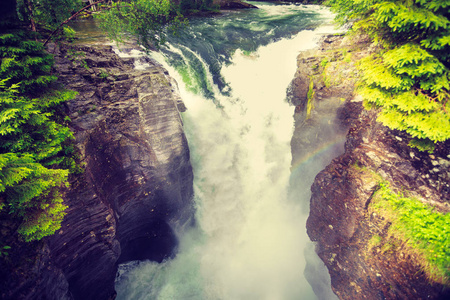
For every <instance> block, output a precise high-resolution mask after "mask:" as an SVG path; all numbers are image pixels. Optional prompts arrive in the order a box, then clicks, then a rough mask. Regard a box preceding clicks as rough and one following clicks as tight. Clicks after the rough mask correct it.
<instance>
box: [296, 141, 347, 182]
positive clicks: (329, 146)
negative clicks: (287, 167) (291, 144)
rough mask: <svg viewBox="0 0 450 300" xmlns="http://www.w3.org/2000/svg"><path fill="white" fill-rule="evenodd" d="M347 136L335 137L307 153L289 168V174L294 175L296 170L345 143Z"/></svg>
mask: <svg viewBox="0 0 450 300" xmlns="http://www.w3.org/2000/svg"><path fill="white" fill-rule="evenodd" d="M346 137H347V135H345V134H343V135H337V136H336V137H335V138H334V139H331V140H329V141H328V142H326V143H324V144H322V145H321V146H320V147H319V148H317V149H315V150H314V151H312V152H310V153H307V154H306V155H304V156H303V158H302V159H300V160H298V161H296V162H295V163H293V165H292V166H291V173H294V172H295V171H297V170H298V169H301V168H302V167H303V166H304V165H306V164H308V163H311V162H313V161H314V159H315V158H316V157H320V156H321V155H323V154H324V153H326V152H328V150H330V149H332V148H333V147H335V146H336V145H339V144H343V143H345V140H346Z"/></svg>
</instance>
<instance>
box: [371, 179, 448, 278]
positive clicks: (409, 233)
mask: <svg viewBox="0 0 450 300" xmlns="http://www.w3.org/2000/svg"><path fill="white" fill-rule="evenodd" d="M371 209H373V210H376V211H378V212H380V213H382V214H383V216H385V217H387V218H388V221H389V222H391V223H392V225H391V227H390V228H389V233H390V234H391V235H392V236H394V237H396V238H398V239H400V240H402V241H404V242H405V243H406V244H408V245H409V246H410V247H411V248H412V249H414V251H415V252H416V253H418V254H419V255H420V256H421V257H422V258H423V259H424V260H425V261H421V262H420V263H421V265H422V267H423V268H424V271H425V272H426V274H427V275H428V276H429V277H430V278H431V279H433V280H436V281H438V282H441V283H443V284H449V283H450V240H449V239H448V232H449V231H450V214H448V213H447V214H446V213H440V212H438V211H436V210H435V209H434V208H433V207H431V206H429V205H426V204H424V203H422V202H420V201H419V200H416V199H413V198H407V197H405V196H403V195H402V194H398V193H394V192H393V191H392V190H391V189H390V188H389V185H388V184H387V183H386V182H382V183H381V184H380V187H379V189H378V190H377V192H376V194H375V197H374V200H373V201H372V203H371Z"/></svg>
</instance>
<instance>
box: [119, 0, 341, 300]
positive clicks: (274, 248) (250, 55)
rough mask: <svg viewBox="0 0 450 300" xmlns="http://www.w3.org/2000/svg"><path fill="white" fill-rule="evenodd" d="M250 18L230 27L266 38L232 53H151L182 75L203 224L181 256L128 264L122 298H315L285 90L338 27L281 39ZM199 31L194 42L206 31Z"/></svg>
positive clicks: (230, 19)
mask: <svg viewBox="0 0 450 300" xmlns="http://www.w3.org/2000/svg"><path fill="white" fill-rule="evenodd" d="M258 6H260V9H261V10H262V11H260V12H257V13H258V14H259V15H258V16H259V17H260V18H261V16H263V17H264V18H265V19H266V20H268V21H267V22H269V21H272V20H276V19H277V18H278V19H279V18H280V17H281V16H282V17H284V18H286V15H290V14H299V13H301V12H302V11H303V12H305V13H308V12H309V11H315V13H316V17H315V18H314V20H320V22H321V23H322V22H324V19H325V20H329V13H328V12H327V11H325V10H321V9H319V8H318V7H304V6H295V5H286V6H275V5H268V4H261V5H258ZM317 12H320V13H317ZM306 16H310V15H308V14H306ZM242 18H245V15H244V14H243V13H235V14H230V15H227V16H225V17H223V18H222V19H223V23H222V25H223V27H225V26H231V25H232V26H234V27H236V26H239V24H246V25H245V26H246V27H245V29H246V30H247V29H248V30H252V32H256V33H255V39H256V40H259V41H262V40H264V38H267V39H268V42H267V41H266V42H260V45H259V46H258V47H256V48H255V49H250V50H248V49H246V48H245V47H244V46H242V47H236V48H235V49H231V50H230V51H229V52H227V53H228V54H227V55H225V54H223V53H220V51H216V50H215V49H216V48H217V47H216V45H211V44H210V45H209V46H206V47H205V48H204V49H206V50H205V51H203V52H211V51H213V50H214V51H216V53H217V54H216V55H215V56H212V57H211V56H209V57H208V56H206V58H205V56H204V55H202V53H203V52H202V51H201V50H198V49H199V48H196V47H192V48H191V47H187V46H186V45H182V44H178V43H175V42H170V43H169V45H168V46H167V47H166V49H165V51H164V52H163V53H165V54H164V55H163V54H162V53H154V54H153V57H154V58H155V59H157V60H158V61H159V62H160V63H162V64H163V65H164V66H165V67H166V68H167V69H168V70H169V72H170V74H171V76H173V77H174V78H175V79H176V80H177V82H178V84H179V89H180V94H181V96H182V99H183V101H184V102H185V104H186V106H187V108H188V110H187V112H185V113H183V121H184V126H185V130H186V134H187V137H188V141H189V147H190V149H191V161H192V165H193V169H194V177H195V180H194V190H195V203H196V206H197V207H196V211H197V212H196V226H195V227H194V228H191V229H190V230H189V231H188V232H182V233H179V239H180V245H179V251H178V254H177V256H176V257H175V258H174V259H171V260H168V261H165V262H163V263H161V264H158V263H155V262H149V261H146V262H130V263H128V264H124V265H121V266H120V268H119V273H118V278H117V282H116V289H117V291H118V297H117V299H158V300H164V299H167V300H169V299H170V300H176V299H183V300H184V299H195V300H203V299H205V300H216V299H223V300H239V299H243V300H244V299H245V300H252V299H255V300H256V299H257V300H264V299H265V300H277V299H279V300H290V299H292V300H294V299H295V300H297V299H316V296H315V295H314V293H313V291H312V288H311V286H310V285H309V283H308V282H307V280H306V279H305V277H304V274H303V273H304V270H305V265H306V262H305V257H304V251H305V249H308V248H310V247H311V242H310V241H309V238H308V237H307V235H306V230H305V223H306V218H307V212H305V211H304V210H303V209H302V208H303V207H304V203H305V202H308V201H309V198H306V196H305V199H298V198H296V197H289V191H290V182H289V179H290V168H291V151H290V139H291V137H292V132H293V117H292V116H293V113H294V108H293V107H292V106H290V105H289V103H288V102H287V101H286V89H287V87H288V85H289V83H290V81H291V80H292V78H293V76H294V73H295V70H296V57H297V55H298V53H299V51H302V50H307V49H310V48H313V47H314V46H315V45H316V43H317V41H318V39H319V37H320V33H323V32H330V31H332V30H333V29H332V28H331V27H330V26H327V27H317V26H316V27H317V28H316V29H315V30H302V29H301V28H300V29H299V30H297V32H296V33H294V34H292V33H289V34H288V35H286V36H284V37H283V36H281V37H280V36H276V35H274V34H275V33H276V31H277V30H278V29H277V28H278V27H274V28H270V26H269V25H267V24H268V23H267V22H265V23H261V24H260V23H258V22H257V21H254V22H252V21H246V20H245V19H243V20H241V19H242ZM255 18H256V17H255ZM209 22H212V21H211V20H209ZM239 22H241V23H239ZM230 24H231V25H230ZM199 26H200V25H199ZM201 26H204V25H203V24H202V25H201ZM243 26H244V25H243ZM305 26H306V25H305ZM249 28H250V29H249ZM285 31H286V30H285ZM192 32H193V33H195V34H196V38H198V37H199V36H200V35H202V34H203V35H206V34H207V33H208V32H207V31H205V32H201V31H198V32H197V31H196V30H195V29H194V30H192ZM241 32H244V31H243V30H242V31H241ZM261 32H263V33H264V34H263V35H262V37H261V38H259V39H258V38H257V37H256V36H257V35H258V34H259V33H261ZM220 34H221V35H222V36H225V35H227V36H228V38H230V37H231V36H233V37H234V38H236V39H238V38H239V37H238V36H237V35H234V33H233V32H228V33H227V32H221V33H220ZM263 37H264V38H263ZM184 39H188V37H184ZM250 40H251V37H250ZM244 44H249V43H244ZM253 46H254V45H253ZM253 46H252V47H253ZM197 50H198V51H197ZM308 180H310V179H308ZM307 197H309V194H308V195H307Z"/></svg>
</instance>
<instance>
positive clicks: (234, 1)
mask: <svg viewBox="0 0 450 300" xmlns="http://www.w3.org/2000/svg"><path fill="white" fill-rule="evenodd" d="M219 6H220V9H249V8H258V7H256V6H255V5H252V4H250V3H245V2H242V1H240V0H231V1H228V0H225V1H220V3H219Z"/></svg>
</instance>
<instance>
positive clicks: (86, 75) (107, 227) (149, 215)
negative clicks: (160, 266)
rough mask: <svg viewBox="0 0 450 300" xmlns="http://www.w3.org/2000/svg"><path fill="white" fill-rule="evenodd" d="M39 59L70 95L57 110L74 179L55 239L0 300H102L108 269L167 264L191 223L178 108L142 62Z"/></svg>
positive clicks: (109, 292) (110, 292)
mask: <svg viewBox="0 0 450 300" xmlns="http://www.w3.org/2000/svg"><path fill="white" fill-rule="evenodd" d="M49 50H50V51H51V52H53V53H54V54H55V57H56V70H55V71H56V72H57V73H58V74H59V75H60V83H62V84H63V85H64V86H65V87H66V88H69V89H73V90H75V91H77V92H78V93H79V94H78V96H77V97H76V98H75V99H74V100H71V101H69V102H68V103H67V105H66V110H67V115H68V116H69V117H70V118H71V120H72V121H71V126H72V129H73V131H74V133H75V139H76V140H75V145H76V147H77V150H78V153H79V160H80V163H81V164H82V166H83V172H82V173H81V174H79V175H76V176H72V178H71V186H70V188H69V189H68V190H67V192H66V193H65V195H66V196H65V203H66V204H67V205H68V206H69V208H68V209H67V215H66V217H65V219H64V221H63V223H62V227H61V229H60V230H59V231H57V233H56V234H55V235H53V236H51V237H49V238H46V239H45V240H44V241H43V242H41V243H38V244H34V245H30V246H29V247H30V248H35V249H37V250H35V251H34V252H33V253H30V254H28V257H29V258H30V259H29V262H28V266H25V267H24V266H22V270H21V271H20V270H17V269H16V270H15V272H17V274H15V273H14V274H13V276H12V277H11V280H10V281H11V282H10V284H11V285H10V286H9V287H8V291H2V298H5V299H112V298H113V297H114V295H115V291H114V279H115V274H116V270H117V264H118V263H121V262H126V261H129V260H136V259H151V260H155V261H162V260H163V259H165V258H167V257H169V256H171V255H172V254H173V253H174V251H175V249H176V244H177V239H176V232H177V231H179V230H182V228H183V227H184V226H186V225H189V223H190V222H191V216H192V214H193V206H192V202H191V200H192V199H191V198H192V194H193V190H192V189H193V186H192V180H193V174H192V169H191V165H190V161H189V149H188V145H187V141H186V137H185V135H184V132H183V124H182V120H181V117H180V111H183V110H184V109H185V107H184V105H183V103H182V101H181V99H180V97H179V96H178V94H177V92H176V90H177V89H176V85H175V84H174V81H173V80H172V79H171V78H170V77H169V76H168V75H167V72H166V71H165V70H164V69H163V68H162V67H161V66H159V65H157V64H156V63H154V62H153V61H151V60H149V59H147V58H146V57H145V56H142V57H140V58H139V57H138V58H127V59H120V58H119V57H118V56H117V55H116V54H115V53H114V52H113V50H112V48H111V46H95V47H87V46H79V47H76V46H72V47H65V46H62V47H56V46H54V45H53V46H51V47H50V49H49ZM129 50H130V49H129ZM139 60H141V62H139ZM135 65H139V66H140V68H138V69H136V68H135ZM22 248H23V249H22V252H24V251H25V250H24V249H25V248H26V246H23V247H22ZM22 254H24V253H22ZM22 260H23V261H26V260H25V259H22ZM33 260H34V261H33ZM26 268H28V271H27V270H26Z"/></svg>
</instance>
